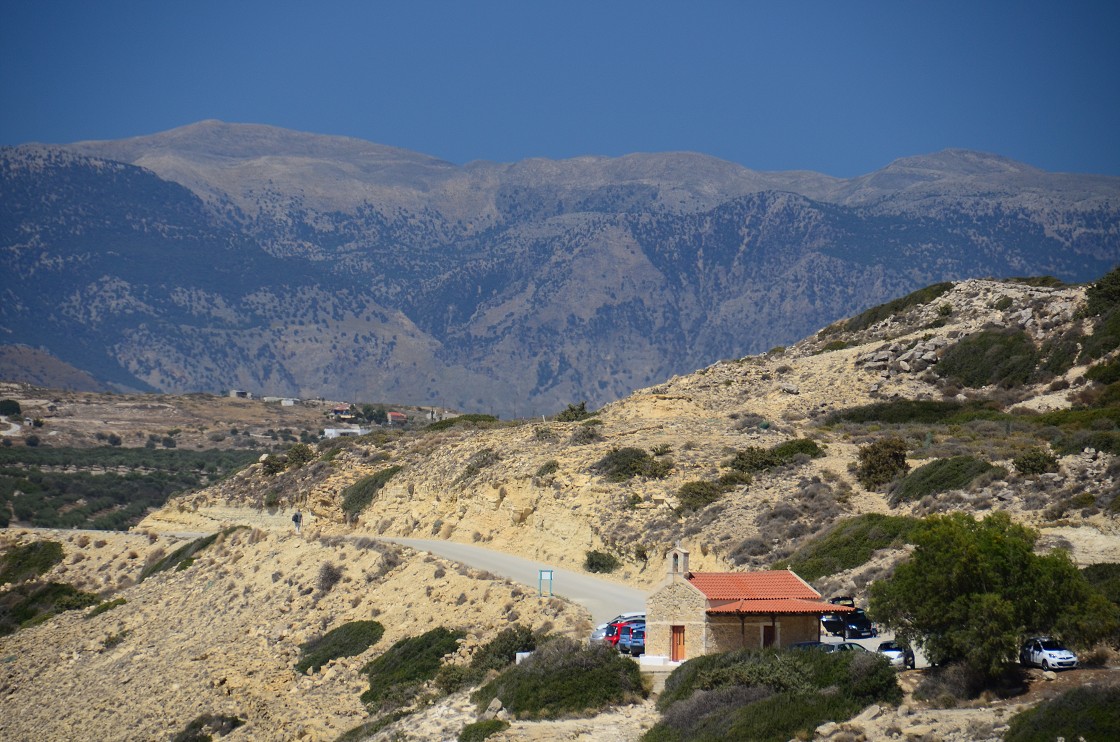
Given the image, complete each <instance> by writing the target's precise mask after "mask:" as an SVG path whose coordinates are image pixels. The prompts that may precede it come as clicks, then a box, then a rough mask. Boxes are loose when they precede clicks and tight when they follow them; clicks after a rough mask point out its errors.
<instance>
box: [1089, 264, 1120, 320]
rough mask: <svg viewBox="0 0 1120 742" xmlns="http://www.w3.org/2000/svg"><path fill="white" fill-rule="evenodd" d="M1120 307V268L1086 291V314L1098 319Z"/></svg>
mask: <svg viewBox="0 0 1120 742" xmlns="http://www.w3.org/2000/svg"><path fill="white" fill-rule="evenodd" d="M1117 307H1120V267H1118V268H1113V269H1112V270H1110V271H1109V272H1108V273H1106V274H1104V275H1103V276H1101V278H1100V280H1098V281H1097V282H1096V283H1094V284H1093V285H1092V286H1090V287H1089V288H1088V289H1086V291H1085V313H1086V314H1087V315H1089V316H1090V317H1097V316H1099V315H1102V314H1105V313H1106V312H1109V311H1111V310H1113V309H1115V308H1117Z"/></svg>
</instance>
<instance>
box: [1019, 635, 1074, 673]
mask: <svg viewBox="0 0 1120 742" xmlns="http://www.w3.org/2000/svg"><path fill="white" fill-rule="evenodd" d="M1019 664H1021V665H1035V666H1037V667H1041V668H1042V669H1043V670H1072V669H1073V668H1075V667H1077V655H1076V654H1074V653H1073V652H1071V651H1069V650H1068V649H1066V647H1065V645H1064V644H1062V643H1061V642H1060V641H1058V640H1057V639H1051V638H1050V637H1048V636H1036V637H1035V638H1033V639H1029V640H1027V642H1026V643H1025V644H1024V645H1023V648H1022V649H1020V650H1019Z"/></svg>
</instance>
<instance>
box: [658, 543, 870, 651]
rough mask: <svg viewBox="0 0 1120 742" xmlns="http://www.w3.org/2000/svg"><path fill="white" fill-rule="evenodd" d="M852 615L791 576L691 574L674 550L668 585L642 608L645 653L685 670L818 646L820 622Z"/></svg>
mask: <svg viewBox="0 0 1120 742" xmlns="http://www.w3.org/2000/svg"><path fill="white" fill-rule="evenodd" d="M850 610H852V609H851V608H850V607H848V606H840V605H833V604H831V603H826V602H825V601H823V600H822V599H821V594H820V593H818V592H817V591H816V590H814V589H813V588H812V587H811V586H810V585H809V583H807V582H805V581H804V580H802V579H801V578H800V577H798V576H797V575H796V574H794V573H793V572H792V571H790V570H788V569H775V570H766V571H762V572H691V571H689V569H688V550H687V549H682V548H680V547H679V546H678V547H677V548H675V549H673V550H671V551H670V552H669V557H668V573H667V574H666V576H665V579H664V580H663V581H662V582H661V584H660V585H659V586H658V587H657V589H656V590H654V592H653V593H651V594H650V596H649V598H648V599H647V600H646V651H647V653H648V654H649V655H650V656H651V657H655V656H661V657H665V658H667V659H669V660H670V661H672V662H683V661H684V660H686V659H690V658H692V657H698V656H700V655H703V654H712V653H714V652H728V651H731V650H735V649H759V648H762V647H788V646H789V645H790V644H794V643H795V642H805V641H818V640H819V639H820V631H821V629H820V619H821V616H822V615H823V614H825V613H835V612H840V611H850Z"/></svg>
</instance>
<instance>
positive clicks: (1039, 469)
mask: <svg viewBox="0 0 1120 742" xmlns="http://www.w3.org/2000/svg"><path fill="white" fill-rule="evenodd" d="M1011 465H1012V466H1014V467H1015V471H1017V472H1019V473H1020V474H1022V475H1023V476H1025V477H1029V476H1031V475H1032V474H1046V473H1048V472H1056V471H1058V457H1057V456H1055V455H1054V454H1052V453H1050V452H1049V451H1047V450H1044V449H1042V448H1037V447H1035V448H1030V449H1028V450H1026V451H1024V452H1023V453H1021V454H1020V455H1018V456H1016V457H1015V458H1014V459H1012V460H1011Z"/></svg>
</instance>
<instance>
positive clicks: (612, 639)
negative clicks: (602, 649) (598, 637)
mask: <svg viewBox="0 0 1120 742" xmlns="http://www.w3.org/2000/svg"><path fill="white" fill-rule="evenodd" d="M636 623H643V624H644V623H645V620H644V619H641V618H631V619H627V620H625V621H615V622H614V623H612V624H611V625H610V626H608V627H607V633H606V634H605V635H604V636H603V642H604V643H606V644H610V645H611V646H612V647H617V646H618V637H619V629H621V628H622V627H623V626H627V625H630V624H636Z"/></svg>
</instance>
